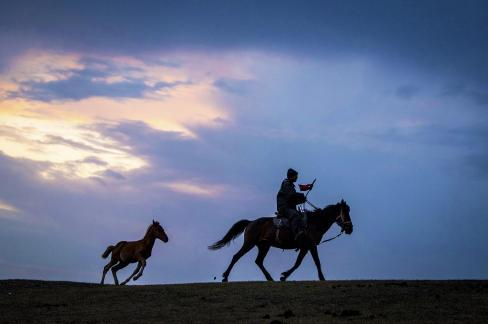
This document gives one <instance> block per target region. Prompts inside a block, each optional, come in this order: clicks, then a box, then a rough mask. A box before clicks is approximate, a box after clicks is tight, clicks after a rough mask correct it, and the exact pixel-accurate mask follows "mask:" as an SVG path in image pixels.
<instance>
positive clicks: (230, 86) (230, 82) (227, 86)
mask: <svg viewBox="0 0 488 324" xmlns="http://www.w3.org/2000/svg"><path fill="white" fill-rule="evenodd" d="M214 85H215V86H216V87H218V88H220V89H222V90H224V91H227V92H229V93H232V94H238V95H245V94H246V93H249V91H251V87H252V86H254V85H255V82H254V81H253V80H239V79H225V78H222V79H218V80H215V81H214Z"/></svg>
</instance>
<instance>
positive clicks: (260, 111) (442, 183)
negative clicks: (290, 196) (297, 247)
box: [0, 0, 488, 284]
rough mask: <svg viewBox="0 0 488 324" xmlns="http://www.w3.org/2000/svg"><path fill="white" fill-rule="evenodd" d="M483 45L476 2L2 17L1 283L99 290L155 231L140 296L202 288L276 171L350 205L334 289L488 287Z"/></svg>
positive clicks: (7, 10) (63, 8) (279, 256)
mask: <svg viewBox="0 0 488 324" xmlns="http://www.w3.org/2000/svg"><path fill="white" fill-rule="evenodd" d="M487 35H488V5H487V3H486V2H485V1H473V0H468V1H463V2H460V1H442V2H439V1H396V0H393V1H380V0H378V1H347V2H346V1H265V2H263V1H103V2H100V1H69V2H66V1H42V2H40V1H22V0H17V1H1V2H0V179H1V186H0V246H2V248H1V249H0V279H9V278H26V279H27V278H32V279H44V280H73V281H87V282H98V281H99V280H100V278H101V271H102V268H103V266H104V265H105V263H106V260H103V259H101V257H100V255H101V254H102V252H103V251H104V250H105V248H106V247H107V246H108V245H111V244H114V243H116V242H118V241H121V240H137V239H140V238H142V236H143V235H144V233H145V230H146V228H147V227H148V225H149V224H150V223H151V222H152V220H153V219H154V220H158V221H160V222H161V224H162V225H163V227H164V228H165V230H166V232H167V234H168V236H169V239H170V240H169V242H168V243H166V244H164V243H162V242H156V244H155V246H154V250H153V255H152V257H151V258H150V259H149V260H148V265H147V268H146V270H145V272H144V276H143V277H141V279H139V281H138V283H140V284H148V283H183V282H211V281H214V277H217V279H219V278H220V275H221V274H222V272H223V271H224V270H225V268H226V267H227V265H228V263H229V262H230V259H231V257H232V255H233V254H234V253H235V252H236V251H237V250H238V249H239V248H240V245H241V244H242V237H239V238H238V239H236V240H235V241H234V243H233V244H231V245H230V247H227V248H225V249H222V250H219V251H209V250H208V249H207V246H208V245H209V244H211V243H213V242H215V241H216V240H218V239H220V238H221V237H222V236H223V235H224V234H225V233H226V231H227V230H228V229H229V228H230V226H231V225H232V224H234V223H235V222H236V221H238V220H240V219H250V220H252V219H255V218H258V217H263V216H270V215H273V213H274V211H275V206H276V202H275V199H276V193H277V191H278V189H279V186H280V183H281V181H282V180H283V178H284V177H285V175H286V170H287V169H288V168H289V167H292V168H294V169H296V170H298V171H299V173H300V175H299V181H298V182H299V183H307V182H310V181H312V180H313V179H315V178H316V179H317V182H316V186H315V188H314V190H313V191H312V192H311V194H310V195H309V198H310V200H311V201H312V202H313V203H314V204H315V205H319V206H326V205H329V204H335V203H337V202H339V201H340V200H341V199H345V200H346V201H347V203H348V204H349V206H350V207H351V218H352V221H353V223H354V232H353V234H352V235H350V236H341V237H340V238H338V239H337V240H334V241H332V242H330V243H327V244H324V245H323V246H320V247H319V255H320V257H321V260H322V267H323V269H324V273H325V276H326V278H327V279H332V280H347V279H471V278H478V279H487V278H488V236H486V235H485V232H486V231H487V230H488V220H487V219H488V217H487V216H488V213H487V209H488V196H487V193H488V141H487V140H488V41H487V40H486V39H487ZM339 231H340V228H339V227H338V226H337V225H334V226H333V227H332V228H331V229H330V231H329V232H328V233H327V234H326V237H332V236H333V235H336V234H337V233H338V232H339ZM256 254H257V251H252V252H250V253H249V254H248V255H246V256H245V257H243V258H242V259H241V260H240V261H239V262H238V263H237V265H236V266H235V267H234V270H233V272H232V273H231V276H230V278H229V279H230V280H234V281H237V280H264V277H263V275H262V273H261V272H260V270H259V269H258V267H257V266H256V265H255V264H254V259H255V256H256ZM295 257H296V253H295V252H293V251H282V250H278V249H273V250H272V251H271V252H270V253H269V254H268V257H267V258H266V260H265V266H266V267H267V268H268V270H269V271H270V273H271V274H272V275H273V276H274V277H275V279H277V278H278V276H279V273H281V272H282V271H284V270H286V269H288V268H290V267H291V265H292V264H293V263H294V261H295ZM133 267H134V266H131V267H127V268H126V269H124V270H121V271H120V274H119V278H123V277H125V276H128V275H129V274H130V273H131V272H132V270H133ZM290 279H291V280H316V279H317V272H316V269H315V266H314V264H313V261H312V259H311V257H310V256H307V257H306V258H305V260H304V262H303V264H302V266H301V268H300V269H299V270H297V271H296V272H295V273H294V274H293V275H292V277H290ZM108 281H109V282H111V278H109V279H108Z"/></svg>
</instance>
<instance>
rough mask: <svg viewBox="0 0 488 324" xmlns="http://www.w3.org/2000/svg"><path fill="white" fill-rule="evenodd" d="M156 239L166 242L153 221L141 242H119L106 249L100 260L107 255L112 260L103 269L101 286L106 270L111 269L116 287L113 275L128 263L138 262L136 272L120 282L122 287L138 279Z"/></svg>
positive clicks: (161, 231) (162, 232)
mask: <svg viewBox="0 0 488 324" xmlns="http://www.w3.org/2000/svg"><path fill="white" fill-rule="evenodd" d="M157 238H158V239H160V240H161V241H163V242H165V243H166V242H168V236H167V235H166V233H165V232H164V229H163V227H162V226H161V225H159V223H158V222H155V221H154V220H153V222H152V224H151V225H150V226H149V227H148V229H147V231H146V235H144V238H143V239H142V240H139V241H133V242H127V241H121V242H119V243H117V244H116V245H115V246H114V245H110V246H109V247H107V249H106V250H105V252H103V254H102V258H104V259H106V258H107V257H108V255H109V254H110V253H112V259H111V260H110V262H109V263H108V264H107V265H106V266H105V267H104V268H103V275H102V282H101V284H102V285H103V282H104V280H105V275H106V274H107V272H108V270H110V268H112V274H113V276H114V282H115V284H116V285H118V284H119V281H118V280H117V275H116V274H115V273H116V272H117V271H119V270H120V269H122V268H125V267H127V266H128V265H129V264H130V263H135V262H138V264H137V268H136V270H134V272H133V273H132V274H131V275H130V277H129V278H127V280H125V281H124V282H122V285H125V284H126V283H127V282H129V280H130V279H131V278H132V277H134V276H135V277H134V280H137V279H139V277H141V276H142V272H143V271H144V268H145V267H146V260H147V259H149V257H150V256H151V252H152V249H153V246H154V242H155V241H156V239H157ZM139 270H140V271H139Z"/></svg>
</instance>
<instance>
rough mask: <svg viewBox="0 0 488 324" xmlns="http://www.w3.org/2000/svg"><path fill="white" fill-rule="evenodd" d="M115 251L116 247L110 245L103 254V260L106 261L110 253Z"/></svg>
mask: <svg viewBox="0 0 488 324" xmlns="http://www.w3.org/2000/svg"><path fill="white" fill-rule="evenodd" d="M113 249H115V246H113V245H109V246H108V248H107V249H106V250H105V252H103V254H102V258H104V259H106V258H107V257H108V256H109V254H110V253H112V250H113Z"/></svg>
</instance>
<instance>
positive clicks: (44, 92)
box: [8, 68, 187, 101]
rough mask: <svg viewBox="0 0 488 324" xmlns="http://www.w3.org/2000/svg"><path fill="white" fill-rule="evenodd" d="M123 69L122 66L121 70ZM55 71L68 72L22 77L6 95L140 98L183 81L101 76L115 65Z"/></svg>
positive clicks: (47, 98)
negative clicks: (39, 77) (35, 78)
mask: <svg viewBox="0 0 488 324" xmlns="http://www.w3.org/2000/svg"><path fill="white" fill-rule="evenodd" d="M124 71H125V72H127V71H126V70H124ZM124 71H122V73H123V72H124ZM52 72H56V73H58V74H69V76H68V77H67V78H66V79H62V80H55V81H47V82H45V81H24V82H20V84H19V86H20V89H19V90H17V91H11V92H9V94H8V96H9V97H10V98H29V99H34V100H40V101H53V100H81V99H85V98H89V97H112V98H142V97H144V95H145V93H146V92H148V91H157V90H161V89H164V88H173V87H175V86H178V85H180V84H183V83H187V82H186V81H176V82H158V83H156V84H155V85H152V86H149V85H147V84H146V83H145V82H144V80H143V79H137V78H128V79H127V80H125V81H119V82H110V83H109V82H106V81H104V80H103V78H106V77H109V76H112V75H116V73H118V72H120V71H119V70H117V69H110V70H106V71H104V70H95V69H92V68H86V69H82V70H63V71H59V70H58V71H52Z"/></svg>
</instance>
